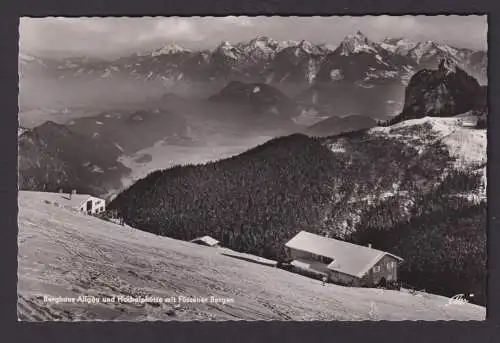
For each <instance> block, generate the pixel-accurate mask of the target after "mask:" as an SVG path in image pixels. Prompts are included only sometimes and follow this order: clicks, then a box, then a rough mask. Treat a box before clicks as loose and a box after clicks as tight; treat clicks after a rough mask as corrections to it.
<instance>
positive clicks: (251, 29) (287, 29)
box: [19, 16, 487, 57]
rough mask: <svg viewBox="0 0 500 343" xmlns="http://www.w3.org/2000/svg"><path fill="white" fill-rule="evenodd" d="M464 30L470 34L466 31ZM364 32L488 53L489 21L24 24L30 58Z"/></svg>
mask: <svg viewBox="0 0 500 343" xmlns="http://www.w3.org/2000/svg"><path fill="white" fill-rule="evenodd" d="M464 28H467V30H466V31H464ZM357 30H361V31H363V32H364V33H365V34H367V35H368V37H369V38H371V39H374V40H381V39H383V38H385V37H401V36H404V37H406V38H409V39H414V40H436V41H440V42H445V43H449V44H452V45H457V46H462V47H468V48H475V49H486V47H487V41H486V32H487V20H486V16H365V17H347V16H343V17H264V16H261V17H245V16H238V17H235V16H228V17H182V18H180V17H144V18H127V17H122V18H112V17H109V18H62V17H59V18H54V17H50V18H21V22H20V28H19V31H20V46H21V49H23V50H24V51H26V52H33V53H36V52H53V53H59V54H74V55H82V54H84V55H88V56H100V57H106V56H117V55H123V54H127V53H131V52H134V51H138V50H143V49H150V48H155V47H159V46H161V45H165V44H170V43H176V44H179V45H184V46H186V47H188V48H211V47H213V46H215V45H217V44H218V43H220V42H221V41H229V42H238V41H243V40H248V39H252V38H254V37H256V36H269V37H271V38H274V39H277V40H302V39H306V40H309V41H312V42H314V43H329V44H338V43H339V42H340V41H341V40H342V39H343V37H345V36H346V35H348V34H352V33H353V32H355V31H357Z"/></svg>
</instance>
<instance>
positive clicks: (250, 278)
mask: <svg viewBox="0 0 500 343" xmlns="http://www.w3.org/2000/svg"><path fill="white" fill-rule="evenodd" d="M18 222H19V237H18V246H19V253H18V254H19V255H18V256H19V265H18V277H19V281H18V294H19V297H18V316H19V318H20V319H21V320H30V321H39V320H133V321H142V320H180V321H185V320H240V319H243V320H369V319H374V320H380V319H384V320H406V319H409V320H482V319H484V318H485V308H483V307H480V306H475V305H471V304H449V301H448V299H447V298H445V297H441V296H435V295H430V294H425V293H423V294H422V295H421V296H416V295H411V294H408V293H405V292H397V291H382V290H376V289H358V288H349V287H341V286H337V285H332V284H329V285H326V286H322V285H321V283H320V282H318V281H316V280H313V279H309V278H306V277H303V276H300V275H296V274H292V273H289V272H287V271H284V270H281V269H276V268H272V267H268V266H262V265H258V264H254V263H250V262H247V261H243V260H238V259H234V258H231V257H226V256H222V255H221V254H220V251H219V250H218V249H215V248H208V247H201V246H198V245H195V244H192V243H188V242H182V241H177V240H173V239H169V238H165V237H158V236H155V235H152V234H149V233H145V232H143V231H139V230H134V229H132V228H130V227H122V226H119V225H116V224H112V223H109V222H104V221H101V220H99V219H97V218H93V217H87V216H83V215H79V214H76V213H74V212H71V211H69V210H65V209H62V208H57V207H53V206H52V205H48V204H45V203H44V202H43V201H41V197H40V196H34V195H32V194H31V195H30V194H29V193H25V192H20V194H19V220H18ZM120 295H121V296H130V297H133V298H138V297H140V296H143V297H148V296H149V297H162V298H164V299H167V300H169V299H172V297H173V299H176V300H179V298H177V297H178V296H181V295H184V296H186V297H191V298H198V299H200V298H202V297H207V298H209V297H210V296H215V297H217V298H219V299H224V300H225V301H226V303H225V304H222V303H220V302H219V303H215V302H210V300H208V302H207V303H185V302H182V303H178V306H177V308H176V309H175V311H172V308H173V307H174V306H175V304H174V303H166V302H163V303H158V301H157V299H151V300H153V301H151V302H150V303H142V304H140V303H139V304H136V303H125V302H114V303H93V302H92V300H94V299H95V298H86V300H88V303H79V302H74V303H68V302H59V303H58V304H56V303H55V302H45V303H44V301H43V299H44V298H43V297H44V296H52V297H58V296H61V297H67V298H78V297H79V296H94V297H96V298H102V297H111V296H120ZM46 300H49V299H48V298H47V299H46ZM81 300H83V299H81ZM155 300H156V301H155Z"/></svg>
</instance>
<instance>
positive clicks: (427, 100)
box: [390, 58, 481, 125]
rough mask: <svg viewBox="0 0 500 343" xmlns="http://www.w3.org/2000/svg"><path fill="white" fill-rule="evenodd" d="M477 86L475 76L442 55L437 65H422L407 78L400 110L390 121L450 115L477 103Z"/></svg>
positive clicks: (478, 95) (463, 111)
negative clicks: (427, 66) (433, 67)
mask: <svg viewBox="0 0 500 343" xmlns="http://www.w3.org/2000/svg"><path fill="white" fill-rule="evenodd" d="M480 96H481V87H480V85H479V83H478V82H477V80H476V79H475V78H473V77H472V76H470V75H469V74H467V73H466V72H465V71H463V70H462V69H460V68H459V67H458V66H457V65H456V64H455V62H454V61H453V60H451V59H450V58H444V59H442V60H441V61H440V63H439V67H438V68H437V69H422V70H420V71H419V72H417V73H416V74H415V75H413V77H412V78H411V80H410V82H409V84H408V87H407V88H406V91H405V104H404V109H403V112H402V113H401V114H399V115H398V116H397V117H395V118H394V119H393V120H391V122H390V125H392V124H395V123H398V122H401V121H404V120H409V119H418V118H422V117H425V116H430V117H451V116H455V115H458V114H462V113H465V112H468V111H471V110H473V109H474V108H475V107H477V103H478V97H480Z"/></svg>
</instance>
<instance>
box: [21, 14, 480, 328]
mask: <svg viewBox="0 0 500 343" xmlns="http://www.w3.org/2000/svg"><path fill="white" fill-rule="evenodd" d="M487 19H488V17H487V16H486V15H446V16H445V15H434V16H425V15H405V16H394V15H393V16H389V15H372V16H328V17H313V16H311V17H285V16H257V17H250V16H224V17H38V18H34V17H22V18H21V19H20V23H19V59H18V70H19V97H18V107H19V113H18V122H19V124H18V190H19V191H18V239H17V244H18V268H17V273H18V279H17V318H18V321H23V322H46V321H49V322H51V321H66V322H68V321H69V322H78V321H129V322H130V321H132V322H144V321H183V322H185V321H212V322H213V321H235V320H236V321H366V320H369V321H406V320H412V321H413V320H414V321H483V320H486V308H487V306H488V304H487V302H488V301H487V294H486V288H487V280H488V273H487V267H486V261H487V126H488V125H487V123H488V95H487V94H488V72H487V69H488V68H487V66H488V41H487V35H488V24H487V22H488V21H487Z"/></svg>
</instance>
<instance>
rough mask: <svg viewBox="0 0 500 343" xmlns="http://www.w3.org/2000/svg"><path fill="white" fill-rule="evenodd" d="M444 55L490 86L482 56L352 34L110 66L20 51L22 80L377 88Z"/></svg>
mask: <svg viewBox="0 0 500 343" xmlns="http://www.w3.org/2000/svg"><path fill="white" fill-rule="evenodd" d="M444 57H447V58H451V59H453V60H455V61H456V62H457V63H458V65H460V66H461V68H463V69H464V70H466V71H467V72H468V73H470V74H471V75H473V76H474V77H475V78H477V79H478V80H479V81H480V82H481V83H484V82H486V81H487V75H486V69H487V68H486V67H487V53H486V52H485V51H474V50H471V49H464V48H458V47H452V46H449V45H447V44H440V43H436V42H432V41H426V42H412V41H409V40H407V39H403V38H397V39H385V40H384V41H382V42H374V41H371V40H370V39H368V38H367V37H366V36H365V35H364V34H363V33H361V32H359V31H358V32H357V33H356V34H353V35H349V36H347V37H345V38H344V40H343V41H342V42H341V43H340V44H339V46H337V47H334V46H329V45H325V44H319V45H318V44H312V43H310V42H308V41H285V42H278V41H276V40H273V39H271V38H269V37H258V38H255V39H252V40H250V41H248V42H241V43H237V44H230V43H229V42H222V43H221V44H219V45H218V46H217V47H215V48H214V49H211V50H203V51H192V50H188V49H185V48H183V47H180V46H178V45H167V46H164V47H161V48H159V49H157V50H153V51H151V52H149V53H141V54H133V55H130V56H126V57H122V58H119V59H117V60H113V61H105V60H98V59H91V58H66V59H60V60H56V59H48V58H40V57H35V56H30V55H28V54H26V53H21V54H20V56H19V67H20V73H21V75H22V76H24V75H28V74H30V73H35V72H39V73H46V74H48V75H51V76H53V77H56V78H61V79H62V78H64V79H68V78H86V77H91V78H113V77H122V76H124V75H125V76H126V77H133V78H135V79H141V80H152V79H157V80H160V81H165V82H171V81H180V80H191V81H203V82H206V81H214V80H225V81H238V80H239V81H245V82H265V83H284V82H292V83H293V82H301V83H307V84H312V83H314V82H315V81H316V80H318V81H320V82H324V81H328V82H336V81H339V80H348V81H350V82H359V83H361V84H363V85H365V86H369V85H371V84H374V83H379V82H386V81H388V82H393V81H397V82H402V83H406V82H407V81H408V80H409V78H410V76H411V74H412V73H413V72H415V71H416V70H418V69H420V68H423V67H435V66H436V65H437V63H438V61H439V60H441V59H442V58H444Z"/></svg>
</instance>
